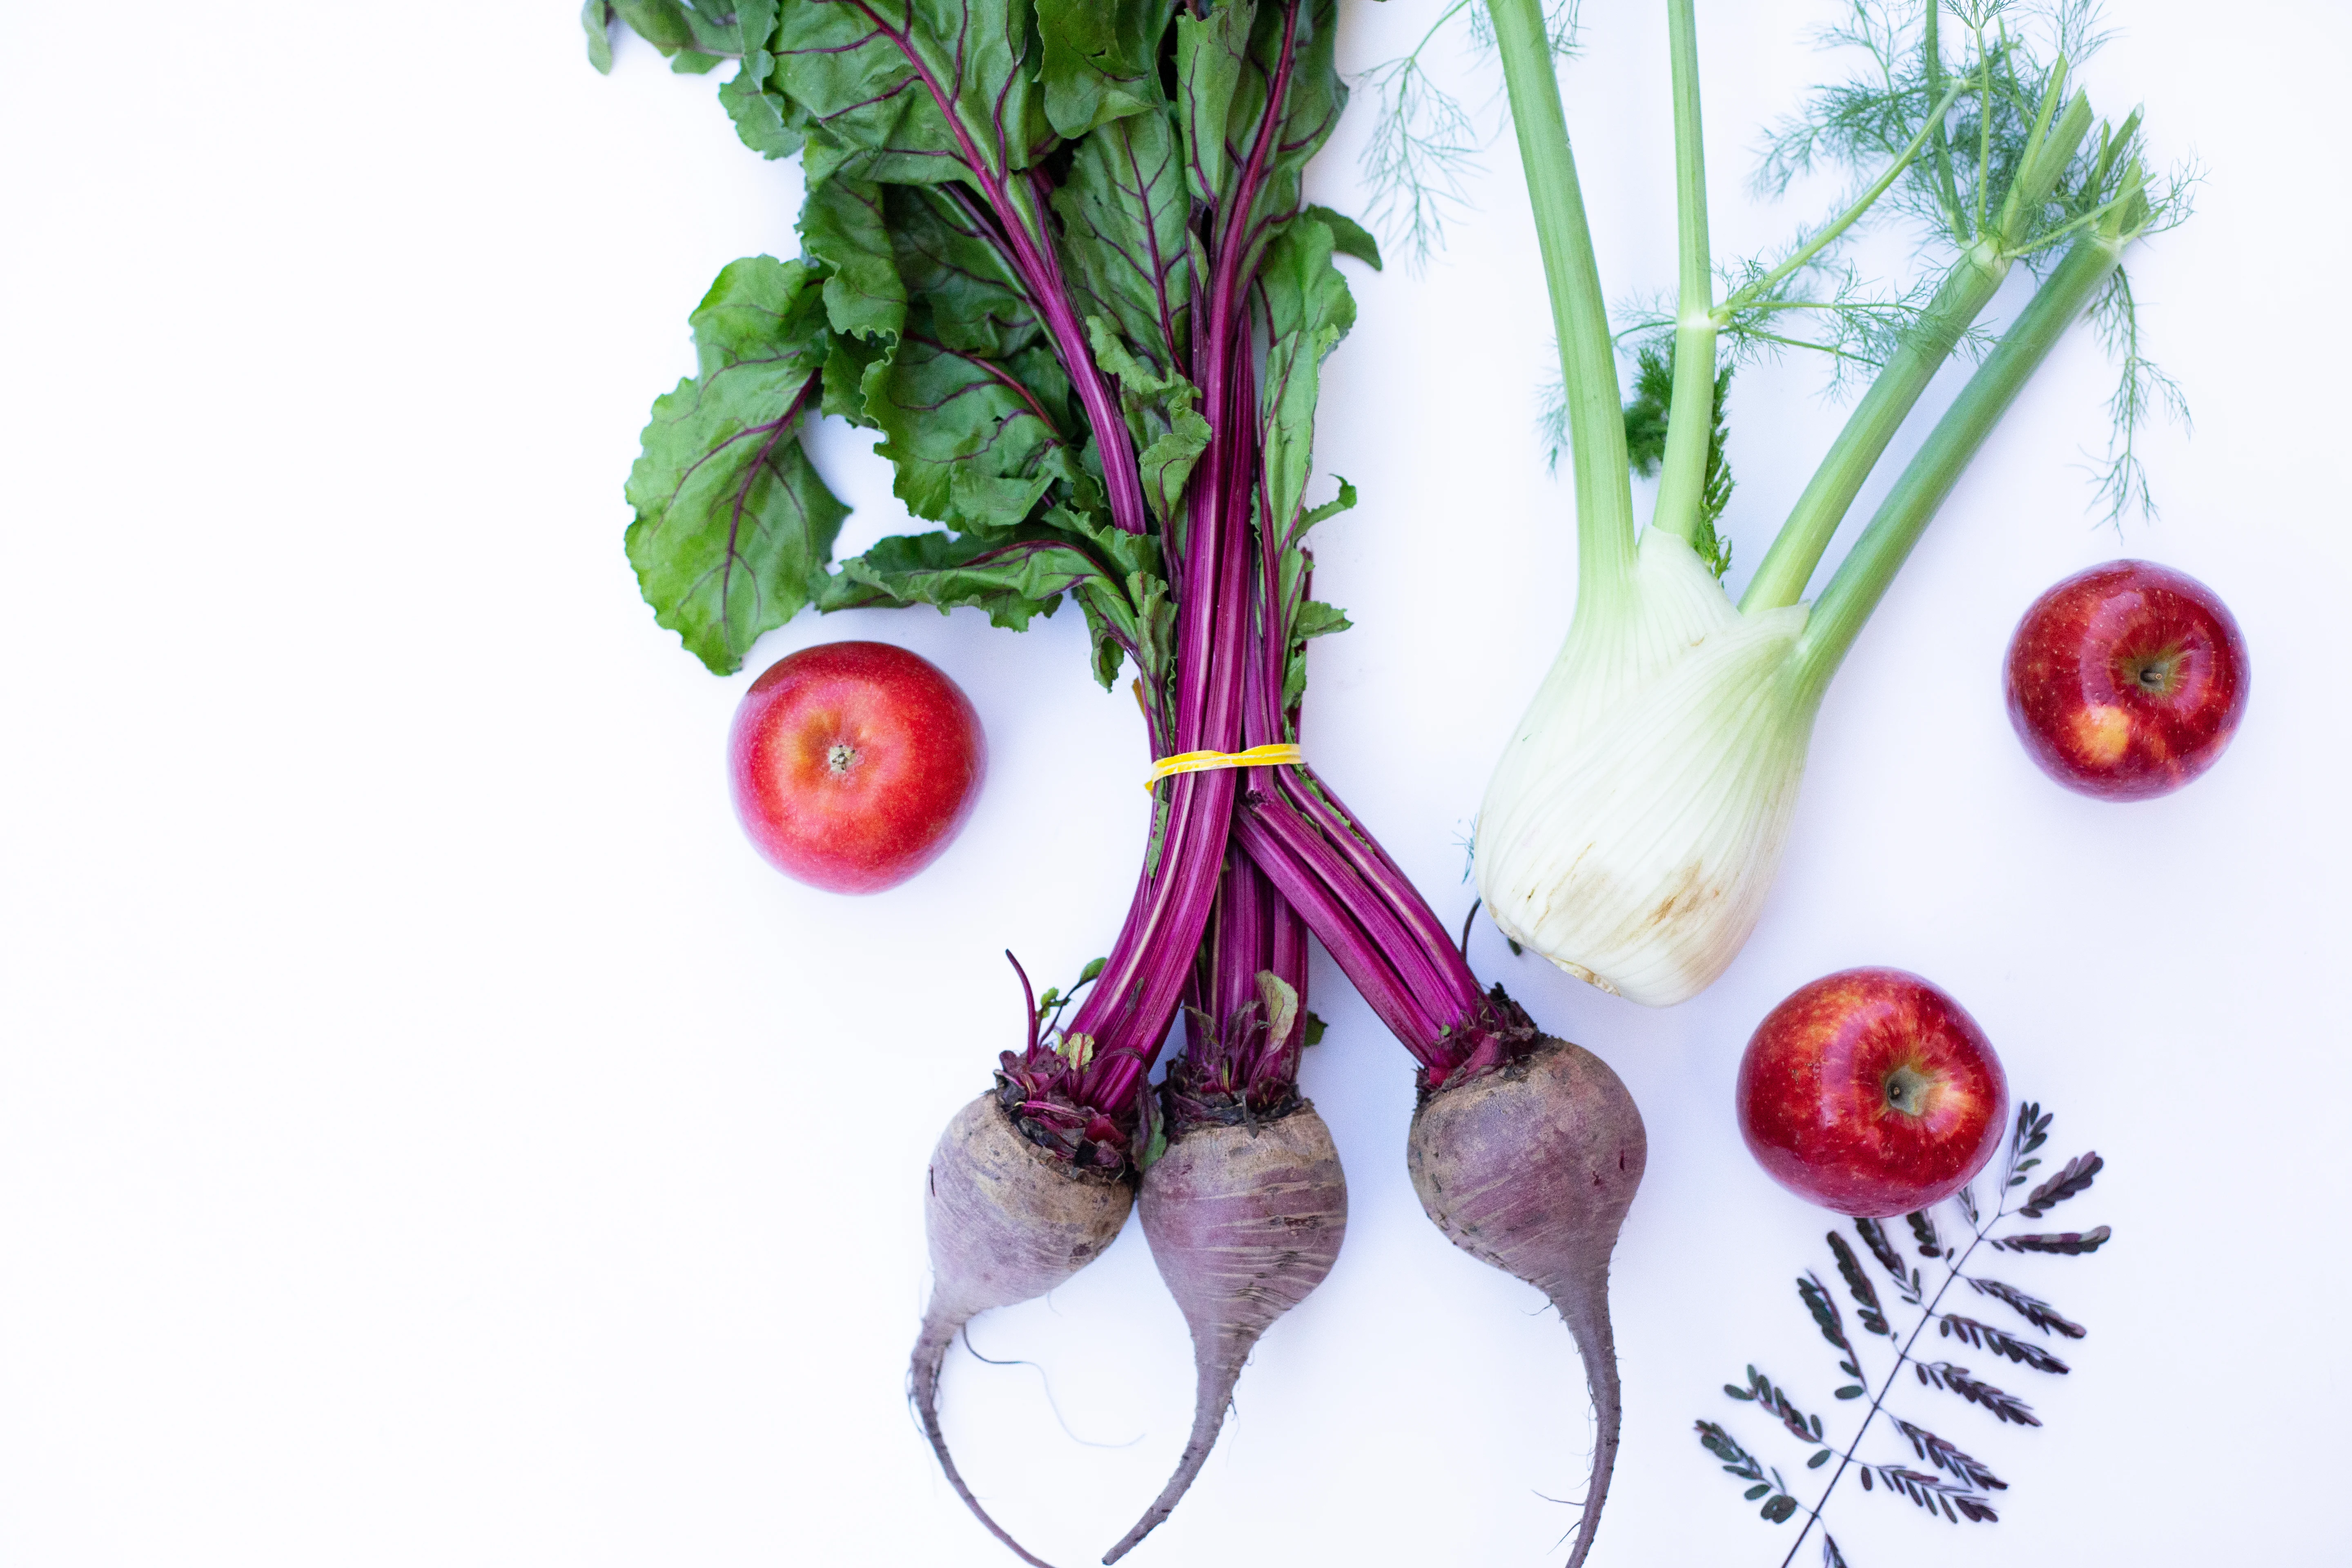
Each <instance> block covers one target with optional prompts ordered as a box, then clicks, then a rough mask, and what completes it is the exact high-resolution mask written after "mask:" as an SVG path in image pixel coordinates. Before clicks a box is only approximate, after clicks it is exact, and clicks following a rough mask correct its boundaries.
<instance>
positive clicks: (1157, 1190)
mask: <svg viewBox="0 0 2352 1568" xmlns="http://www.w3.org/2000/svg"><path fill="white" fill-rule="evenodd" d="M1137 1209H1138V1211H1139V1215H1140V1217H1141V1219H1142V1222H1143V1234H1144V1237H1145V1239H1146V1240H1148V1241H1150V1244H1151V1258H1152V1261H1153V1262H1154V1263H1156V1264H1158V1265H1159V1267H1160V1278H1161V1279H1164V1280H1166V1281H1167V1282H1168V1290H1169V1293H1170V1294H1171V1295H1172V1296H1174V1297H1175V1298H1176V1305H1177V1307H1178V1308H1179V1309H1180V1310H1181V1311H1182V1312H1183V1314H1184V1322H1185V1324H1186V1326H1187V1327H1189V1328H1190V1329H1191V1330H1192V1366H1193V1375H1194V1379H1195V1392H1194V1399H1193V1407H1192V1435H1191V1436H1190V1437H1189V1438H1188V1439H1187V1441H1186V1442H1185V1445H1184V1453H1183V1457H1182V1458H1181V1459H1180V1460H1178V1462H1177V1466H1176V1470H1175V1473H1174V1474H1173V1475H1171V1477H1170V1478H1169V1480H1168V1484H1167V1486H1166V1487H1165V1488H1163V1489H1161V1491H1160V1496H1159V1498H1158V1500H1155V1501H1154V1502H1153V1503H1152V1505H1151V1506H1150V1508H1149V1509H1148V1510H1145V1511H1144V1514H1143V1517H1142V1518H1141V1519H1139V1520H1138V1521H1136V1523H1135V1528H1134V1529H1132V1530H1130V1531H1128V1532H1127V1534H1126V1536H1125V1537H1124V1538H1123V1539H1122V1540H1121V1541H1120V1542H1119V1543H1118V1545H1116V1546H1114V1547H1112V1548H1111V1549H1110V1550H1109V1551H1108V1552H1104V1553H1103V1561H1104V1562H1105V1563H1116V1562H1118V1560H1119V1559H1120V1558H1121V1557H1124V1556H1126V1555H1127V1553H1128V1552H1131V1551H1133V1550H1134V1548H1135V1545H1136V1543H1137V1542H1139V1541H1141V1540H1142V1539H1143V1538H1144V1537H1145V1536H1146V1535H1149V1534H1150V1532H1151V1531H1153V1530H1155V1529H1156V1528H1158V1527H1159V1525H1160V1522H1161V1521H1163V1520H1165V1519H1167V1517H1168V1516H1169V1514H1170V1513H1171V1512H1172V1511H1174V1510H1175V1507H1176V1504H1177V1502H1178V1500H1181V1498H1182V1497H1183V1495H1184V1493H1185V1491H1186V1490H1187V1489H1189V1488H1190V1487H1191V1486H1192V1481H1193V1479H1194V1478H1195V1477H1197V1476H1198V1475H1199V1474H1200V1473H1201V1467H1202V1465H1203V1464H1204V1463H1206V1462H1207V1460H1208V1458H1209V1450H1210V1448H1211V1447H1213V1446H1214V1445H1215V1443H1216V1440H1217V1431H1218V1428H1219V1427H1221V1426H1223V1425H1224V1419H1225V1411H1226V1409H1227V1407H1228V1406H1229V1405H1231V1403H1232V1400H1233V1393H1234V1384H1235V1383H1237V1382H1238V1381H1240V1378H1241V1374H1242V1367H1243V1365H1244V1363H1247V1362H1248V1360H1249V1358H1250V1352H1251V1351H1253V1350H1254V1349H1255V1348H1256V1345H1257V1342H1258V1339H1259V1337H1260V1336H1262V1335H1263V1334H1264V1333H1265V1331H1266V1330H1267V1329H1269V1328H1271V1327H1273V1325H1274V1322H1275V1320H1276V1319H1277V1318H1279V1317H1281V1316H1282V1315H1283V1314H1284V1313H1285V1312H1287V1311H1288V1310H1290V1309H1291V1308H1293V1307H1296V1306H1297V1305H1298V1303H1299V1302H1301V1301H1303V1300H1306V1299H1307V1292H1309V1291H1311V1290H1313V1289H1315V1287H1316V1286H1318V1285H1320V1284H1321V1283H1322V1282H1323V1278H1324V1276H1325V1275H1327V1274H1328V1273H1330V1272H1331V1266H1332V1264H1334V1263H1335V1262H1337V1261H1338V1260H1339V1244H1340V1242H1341V1240H1342V1239H1343V1238H1344V1237H1346V1235H1347V1230H1348V1182H1347V1177H1346V1176H1345V1175H1344V1174H1343V1173H1341V1171H1340V1169H1339V1150H1338V1149H1336V1148H1335V1147H1333V1145H1332V1142H1331V1130H1330V1129H1329V1128H1328V1127H1327V1126H1325V1125H1324V1122H1323V1118H1322V1117H1320V1116H1318V1115H1317V1114H1316V1112H1315V1107H1314V1106H1313V1104H1311V1103H1310V1102H1308V1101H1307V1100H1300V1101H1298V1103H1297V1105H1296V1106H1295V1107H1294V1108H1293V1109H1292V1110H1289V1111H1288V1112H1287V1113H1286V1114H1285V1115H1282V1116H1280V1117H1277V1118H1276V1119H1274V1120H1272V1121H1249V1122H1244V1123H1236V1124H1234V1125H1232V1126H1217V1125H1209V1126H1202V1127H1196V1128H1194V1129H1192V1130H1191V1131H1186V1132H1183V1133H1181V1134H1180V1135H1178V1136H1177V1137H1176V1138H1175V1139H1174V1140H1173V1141H1172V1142H1171V1143H1170V1144H1169V1145H1168V1149H1167V1152H1165V1153H1163V1154H1161V1155H1160V1158H1159V1159H1158V1160H1156V1161H1154V1162H1153V1163H1152V1164H1151V1166H1150V1168H1149V1169H1148V1170H1146V1171H1145V1172H1144V1173H1143V1191H1142V1194H1141V1196H1140V1197H1139V1199H1138V1201H1137Z"/></svg>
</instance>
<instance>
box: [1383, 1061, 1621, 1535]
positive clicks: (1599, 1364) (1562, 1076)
mask: <svg viewBox="0 0 2352 1568" xmlns="http://www.w3.org/2000/svg"><path fill="white" fill-rule="evenodd" d="M1648 1154H1649V1141H1648V1139H1647V1138H1646V1137H1645V1136H1644V1135H1643V1131H1642V1113H1641V1112H1640V1111H1639V1110H1636V1109H1635V1108H1634V1105H1633V1096H1632V1095H1631V1094H1629V1093H1627V1092H1626V1089H1625V1085H1624V1083H1623V1082H1622V1080H1620V1079H1619V1078H1618V1077H1617V1075H1616V1074H1615V1073H1614V1072H1612V1071H1611V1070H1610V1068H1609V1064H1607V1063H1606V1062H1604V1061H1602V1060H1601V1058H1599V1057H1596V1056H1594V1055H1593V1054H1592V1053H1591V1052H1590V1051H1588V1050H1585V1049H1584V1048H1583V1047H1580V1046H1572V1045H1570V1044H1569V1043H1568V1042H1567V1041H1565V1040H1555V1039H1550V1038H1545V1039H1543V1040H1541V1041H1539V1042H1538V1044H1537V1045H1536V1047H1535V1048H1534V1050H1533V1051H1532V1052H1531V1053H1530V1054H1528V1055H1527V1056H1524V1057H1522V1058H1518V1059H1517V1060H1516V1061H1513V1062H1510V1063H1508V1064H1507V1065H1506V1066H1503V1067H1500V1068H1495V1069H1494V1070H1492V1071H1489V1072H1485V1073H1480V1074H1478V1075H1476V1076H1475V1077H1469V1078H1456V1079H1451V1080H1449V1081H1448V1082H1447V1083H1446V1085H1445V1086H1444V1088H1442V1089H1438V1090H1437V1091H1436V1092H1434V1093H1433V1094H1431V1095H1430V1096H1429V1097H1428V1098H1427V1099H1426V1100H1423V1102H1422V1104H1421V1107H1420V1109H1419V1110H1415V1111H1414V1112H1413V1117H1412V1133H1411V1135H1410V1137H1409V1138H1408V1140H1407V1142H1406V1144H1405V1163H1406V1165H1407V1168H1408V1169H1409V1170H1410V1171H1411V1173H1412V1187H1413V1191H1415V1192H1416V1193H1419V1194H1421V1206H1422V1207H1423V1208H1424V1209H1426V1210H1427V1211H1428V1213H1429V1217H1430V1218H1431V1219H1432V1220H1433V1221H1434V1222H1436V1225H1437V1228H1438V1229H1440V1230H1442V1231H1444V1233H1445V1236H1446V1239H1448V1240H1449V1241H1451V1242H1453V1243H1454V1246H1456V1247H1460V1248H1462V1249H1463V1250H1464V1251H1465V1252H1467V1253H1469V1254H1470V1255H1471V1256H1472V1257H1473V1258H1478V1259H1480V1260H1481V1261H1483V1262H1486V1263H1491V1264H1493V1265H1494V1266H1495V1267H1496V1268H1500V1269H1502V1270H1503V1271H1504V1272H1505V1273H1507V1274H1512V1275H1515V1276H1517V1278H1519V1279H1524V1280H1526V1281H1527V1282H1528V1284H1530V1285H1533V1286H1534V1287H1535V1288H1536V1289H1538V1290H1541V1291H1542V1292H1543V1293H1544V1295H1545V1296H1546V1297H1547V1298H1549V1300H1550V1301H1551V1304H1552V1306H1553V1307H1555V1308H1556V1309H1558V1310H1559V1315H1560V1318H1561V1320H1562V1321H1565V1322H1566V1323H1567V1324H1568V1331H1569V1332H1570V1334H1572V1335H1574V1336H1575V1338H1576V1348H1577V1352H1578V1353H1579V1354H1580V1355H1581V1356H1582V1357H1583V1358H1584V1376H1585V1383H1586V1385H1587V1386H1588V1387H1589V1388H1590V1389H1591V1394H1592V1405H1593V1409H1594V1412H1595V1414H1596V1416H1597V1419H1598V1427H1599V1430H1598V1433H1597V1435H1596V1436H1595V1438H1594V1441H1593V1447H1592V1480H1591V1487H1590V1489H1588V1490H1587V1492H1586V1494H1585V1500H1584V1517H1583V1519H1582V1521H1580V1523H1579V1524H1578V1526H1577V1531H1576V1544H1575V1546H1574V1547H1573V1548H1572V1549H1571V1550H1570V1552H1569V1557H1568V1568H1577V1564H1579V1563H1582V1562H1583V1561H1584V1557H1585V1554H1586V1553H1587V1552H1590V1551H1591V1549H1592V1537H1593V1533H1594V1532H1595V1531H1597V1530H1598V1529H1599V1528H1600V1524H1601V1504H1602V1503H1603V1502H1604V1501H1606V1500H1607V1499H1608V1496H1609V1477H1610V1473H1611V1471H1612V1470H1613V1469H1615V1468H1616V1465H1617V1440H1618V1427H1619V1426H1620V1423H1621V1418H1622V1405H1621V1400H1620V1394H1619V1388H1618V1381H1617V1349H1616V1342H1615V1338H1614V1336H1613V1335H1612V1332H1611V1331H1610V1326H1609V1255H1610V1252H1611V1251H1612V1249H1613V1248H1614V1247H1616V1245H1617V1232H1618V1229H1619V1227H1620V1226H1622V1225H1623V1224H1624V1223H1625V1211H1626V1210H1627V1209H1628V1208H1629V1207H1631V1206H1632V1205H1633V1190H1634V1189H1635V1188H1636V1187H1638V1186H1640V1185H1641V1183H1642V1168H1643V1165H1644V1164H1645V1163H1647V1160H1648Z"/></svg>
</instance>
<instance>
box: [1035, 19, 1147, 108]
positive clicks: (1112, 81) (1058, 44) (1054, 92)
mask: <svg viewBox="0 0 2352 1568" xmlns="http://www.w3.org/2000/svg"><path fill="white" fill-rule="evenodd" d="M1175 8H1176V7H1175V5H1174V0H1037V31H1038V33H1039V34H1040V35H1041V36H1042V37H1044V39H1045V63H1044V65H1043V67H1042V68H1040V70H1039V72H1038V80H1039V81H1040V82H1041V83H1043V85H1044V86H1045V118H1046V119H1047V120H1048V121H1052V122H1053V126H1054V129H1055V131H1056V132H1059V133H1060V134H1061V135H1063V136H1066V137H1069V138H1072V139H1076V138H1077V137H1080V136H1084V135H1085V134H1086V133H1087V132H1089V131H1092V130H1094V129H1095V128H1096V127H1097V126H1099V125H1108V124H1109V123H1110V122H1111V121H1115V120H1120V119H1124V118H1125V117H1126V116H1128V115H1130V114H1145V113H1149V112H1150V111H1151V110H1155V109H1158V108H1160V39H1162V38H1164V37H1167V36H1168V18H1169V16H1170V15H1171V13H1172V12H1173V11H1174V10H1175Z"/></svg>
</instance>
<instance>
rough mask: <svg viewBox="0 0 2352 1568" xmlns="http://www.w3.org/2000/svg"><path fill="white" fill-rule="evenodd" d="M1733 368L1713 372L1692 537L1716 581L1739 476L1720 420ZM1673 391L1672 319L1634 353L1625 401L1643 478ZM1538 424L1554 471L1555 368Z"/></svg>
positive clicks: (1653, 468)
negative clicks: (1721, 529)
mask: <svg viewBox="0 0 2352 1568" xmlns="http://www.w3.org/2000/svg"><path fill="white" fill-rule="evenodd" d="M1734 368H1735V367H1734V366H1733V364H1732V363H1730V362H1729V361H1728V360H1726V361H1725V362H1724V363H1723V364H1722V367H1721V368H1720V369H1719V370H1717V372H1716V377H1715V412H1714V423H1713V425H1712V426H1711V427H1710V428H1709V430H1708V432H1707V442H1706V480H1705V482H1704V484H1703V485H1702V486H1701V488H1700V490H1699V510H1698V522H1697V525H1696V527H1695V528H1694V529H1693V530H1692V532H1691V540H1690V545H1691V549H1692V551H1693V552H1695V553H1696V554H1697V556H1698V558H1699V560H1700V561H1701V562H1702V563H1705V564H1706V569H1707V570H1708V571H1710V572H1712V573H1714V574H1715V575H1716V578H1717V580H1718V581H1720V580H1721V579H1722V577H1723V574H1725V573H1727V572H1728V571H1730V570H1731V541H1729V540H1728V539H1726V538H1724V537H1723V536H1722V535H1721V534H1720V533H1718V532H1717V530H1716V524H1717V523H1718V522H1720V521H1722V520H1723V514H1724V512H1725V511H1726V510H1728V509H1729V508H1730V505H1731V492H1732V491H1733V489H1736V488H1738V481H1736V480H1735V479H1732V477H1731V463H1730V461H1729V459H1728V458H1727V457H1726V456H1725V454H1724V445H1725V442H1726V440H1727V437H1728V436H1729V434H1730V432H1729V431H1728V429H1727V427H1726V426H1725V424H1724V404H1725V401H1726V399H1727V398H1728V396H1729V395H1730V393H1731V374H1732V371H1733V369H1734ZM1674 396H1675V344H1674V338H1673V334H1672V330H1671V324H1670V325H1669V330H1668V331H1667V333H1666V335H1665V336H1664V337H1662V338H1660V339H1657V340H1656V341H1654V342H1650V343H1648V344H1646V345H1644V346H1643V347H1642V348H1641V349H1640V350H1638V351H1637V352H1636V353H1635V355H1634V362H1633V400H1632V401H1631V402H1629V403H1627V404H1626V405H1625V458H1626V461H1627V463H1628V464H1629V465H1630V466H1631V467H1632V468H1633V471H1634V472H1635V473H1637V474H1640V475H1642V476H1643V478H1645V479H1646V478H1648V477H1650V476H1651V475H1654V474H1655V473H1656V472H1657V471H1658V465H1659V464H1660V463H1662V462H1664V460H1665V455H1666V416H1667V413H1668V411H1669V409H1671V408H1672V406H1673V405H1674ZM1537 429H1538V432H1539V433H1540V434H1541V436H1542V437H1543V440H1544V445H1545V455H1546V458H1547V460H1548V462H1549V464H1550V467H1551V470H1552V471H1553V472H1554V473H1558V472H1559V459H1560V456H1561V454H1562V453H1563V452H1565V451H1566V450H1567V449H1568V398H1567V395H1566V393H1565V392H1564V391H1563V389H1562V383H1561V382H1560V379H1559V374H1558V373H1557V372H1555V373H1554V374H1553V375H1552V377H1551V379H1550V381H1549V383H1548V384H1546V385H1545V386H1544V388H1543V389H1542V394H1541V397H1540V400H1539V403H1538V415H1537Z"/></svg>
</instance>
